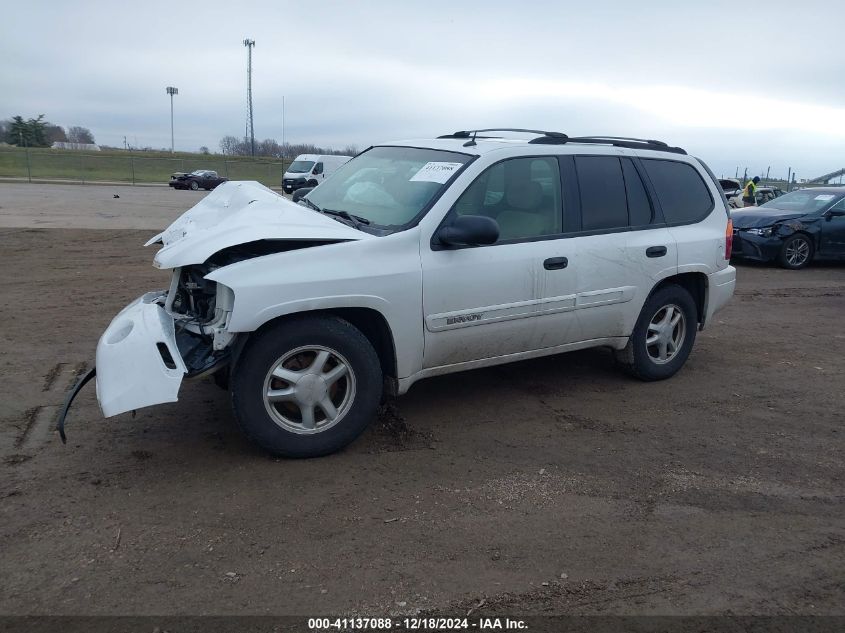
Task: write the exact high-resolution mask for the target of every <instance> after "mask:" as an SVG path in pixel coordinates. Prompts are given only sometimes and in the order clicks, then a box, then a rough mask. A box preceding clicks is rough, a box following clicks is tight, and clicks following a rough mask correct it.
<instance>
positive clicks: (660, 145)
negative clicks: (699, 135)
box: [528, 136, 687, 154]
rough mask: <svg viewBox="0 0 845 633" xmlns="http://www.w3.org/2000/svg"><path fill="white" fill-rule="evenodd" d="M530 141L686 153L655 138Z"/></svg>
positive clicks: (535, 139) (584, 138)
mask: <svg viewBox="0 0 845 633" xmlns="http://www.w3.org/2000/svg"><path fill="white" fill-rule="evenodd" d="M528 142H529V143H534V144H537V145H563V144H565V143H589V144H595V145H612V146H614V147H627V148H628V149H650V150H654V151H658V152H671V153H672V154H686V153H687V152H686V150H684V149H683V148H680V147H672V146H670V145H668V144H667V143H664V142H663V141H655V140H654V139H644V138H631V137H627V136H570V137H567V138H562V139H561V138H555V137H546V136H538V137H537V138H533V139H531V140H530V141H528Z"/></svg>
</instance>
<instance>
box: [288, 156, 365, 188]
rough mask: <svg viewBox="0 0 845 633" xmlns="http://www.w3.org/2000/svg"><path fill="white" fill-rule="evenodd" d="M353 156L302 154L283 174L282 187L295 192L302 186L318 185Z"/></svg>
mask: <svg viewBox="0 0 845 633" xmlns="http://www.w3.org/2000/svg"><path fill="white" fill-rule="evenodd" d="M351 158H352V157H351V156H335V155H320V154H300V155H299V156H297V157H296V159H295V160H294V161H293V162H292V163H291V164H290V166H289V167H288V170H287V171H286V172H285V173H284V175H283V176H282V189H284V190H285V193H293V192H294V191H296V190H297V189H299V188H300V187H316V186H317V185H319V184H320V183H321V182H323V181H324V180H325V179H326V178H328V177H329V176H331V175H332V174H333V173H334V172H335V170H336V169H337V168H338V167H340V166H341V165H343V164H344V163H346V162H347V161H348V160H350V159H351Z"/></svg>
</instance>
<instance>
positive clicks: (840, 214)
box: [731, 187, 845, 269]
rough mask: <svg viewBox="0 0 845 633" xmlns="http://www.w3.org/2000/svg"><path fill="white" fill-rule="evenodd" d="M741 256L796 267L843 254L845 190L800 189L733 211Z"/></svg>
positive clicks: (735, 250)
mask: <svg viewBox="0 0 845 633" xmlns="http://www.w3.org/2000/svg"><path fill="white" fill-rule="evenodd" d="M731 219H732V220H733V228H734V241H733V255H734V257H737V258H743V259H753V260H757V261H763V262H771V261H776V262H777V263H778V264H780V265H781V266H782V267H784V268H790V269H798V268H804V267H805V266H807V265H808V264H809V263H810V262H811V261H813V259H843V258H845V189H843V188H842V187H819V188H815V189H801V190H800V191H793V192H792V193H788V194H785V195H783V196H780V197H778V198H775V199H774V200H770V201H769V202H766V203H765V204H762V205H760V206H759V207H746V208H744V209H737V210H734V211H732V212H731Z"/></svg>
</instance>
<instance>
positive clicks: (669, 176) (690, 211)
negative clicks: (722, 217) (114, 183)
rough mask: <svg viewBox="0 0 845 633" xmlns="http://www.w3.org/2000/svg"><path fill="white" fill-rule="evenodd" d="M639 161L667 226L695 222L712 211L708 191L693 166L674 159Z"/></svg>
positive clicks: (646, 159)
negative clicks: (655, 195)
mask: <svg viewBox="0 0 845 633" xmlns="http://www.w3.org/2000/svg"><path fill="white" fill-rule="evenodd" d="M640 160H641V162H642V164H643V166H644V167H645V170H646V173H647V174H648V177H649V180H651V184H652V185H653V186H654V190H655V193H656V194H657V199H658V200H659V201H660V206H661V207H662V209H663V216H664V218H665V219H666V222H667V223H668V224H690V223H692V222H698V221H699V220H703V219H704V218H705V217H706V216H707V215H708V214H709V213H710V211H712V209H713V198H712V196H711V195H710V190H709V189H708V188H707V185H706V184H705V183H704V180H703V179H702V178H701V175H700V174H699V173H698V170H697V169H695V168H694V167H693V166H692V165H690V164H688V163H682V162H679V161H674V160H660V159H652V158H643V159H640Z"/></svg>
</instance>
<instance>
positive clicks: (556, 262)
mask: <svg viewBox="0 0 845 633" xmlns="http://www.w3.org/2000/svg"><path fill="white" fill-rule="evenodd" d="M568 265H569V260H568V259H566V257H550V258H549V259H547V260H546V261H544V262H543V268H545V269H546V270H560V269H561V268H566V267H567V266H568Z"/></svg>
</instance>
